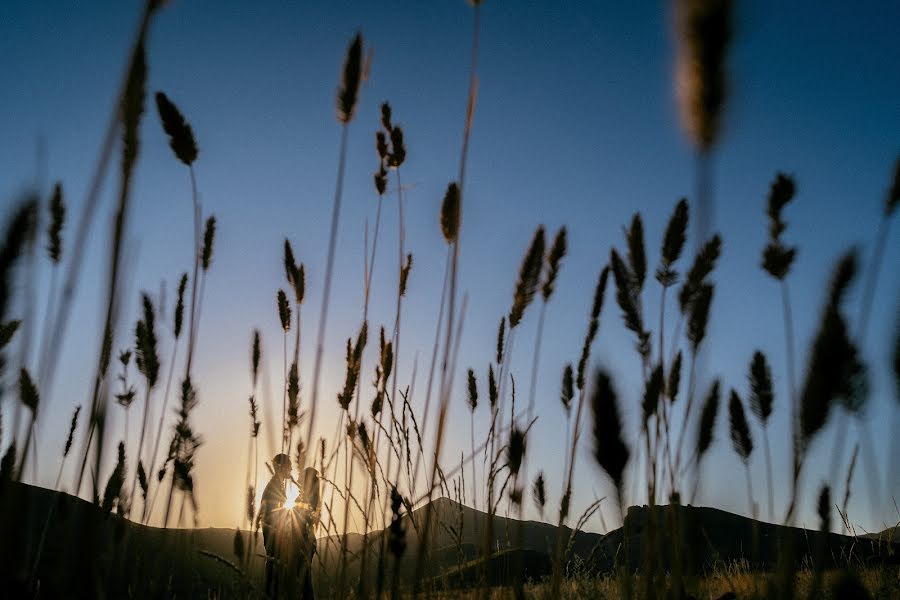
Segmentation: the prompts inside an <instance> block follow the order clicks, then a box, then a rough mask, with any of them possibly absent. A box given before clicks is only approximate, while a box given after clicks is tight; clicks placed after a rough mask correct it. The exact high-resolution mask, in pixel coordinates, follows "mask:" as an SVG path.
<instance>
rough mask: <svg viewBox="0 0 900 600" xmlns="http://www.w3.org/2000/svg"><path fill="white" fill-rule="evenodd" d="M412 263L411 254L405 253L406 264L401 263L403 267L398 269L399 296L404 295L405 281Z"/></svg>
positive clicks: (407, 278)
mask: <svg viewBox="0 0 900 600" xmlns="http://www.w3.org/2000/svg"><path fill="white" fill-rule="evenodd" d="M412 265H413V255H412V253H409V254H407V255H406V264H405V265H403V268H401V269H400V286H399V292H400V295H401V296H405V295H406V282H407V281H408V280H409V272H410V270H411V269H412Z"/></svg>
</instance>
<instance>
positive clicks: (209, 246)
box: [200, 215, 216, 271]
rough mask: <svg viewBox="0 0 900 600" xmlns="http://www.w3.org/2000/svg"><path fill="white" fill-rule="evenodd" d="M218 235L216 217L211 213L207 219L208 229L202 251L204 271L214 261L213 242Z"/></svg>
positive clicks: (201, 261) (201, 258)
mask: <svg viewBox="0 0 900 600" xmlns="http://www.w3.org/2000/svg"><path fill="white" fill-rule="evenodd" d="M215 237H216V218H215V217H214V216H213V215H210V216H209V218H208V219H206V230H205V231H204V232H203V251H202V252H201V253H200V264H201V265H202V266H203V270H204V271H208V270H209V265H210V263H211V262H212V255H213V242H214V240H215Z"/></svg>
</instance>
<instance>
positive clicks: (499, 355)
mask: <svg viewBox="0 0 900 600" xmlns="http://www.w3.org/2000/svg"><path fill="white" fill-rule="evenodd" d="M505 335H506V317H500V325H498V326H497V364H498V365H499V364H500V363H501V362H503V338H504V336H505Z"/></svg>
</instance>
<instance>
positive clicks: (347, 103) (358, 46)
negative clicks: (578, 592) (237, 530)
mask: <svg viewBox="0 0 900 600" xmlns="http://www.w3.org/2000/svg"><path fill="white" fill-rule="evenodd" d="M362 43H363V42H362V35H361V34H359V33H357V34H356V36H355V37H354V38H353V41H352V42H351V44H350V46H349V48H348V49H347V57H346V59H345V61H344V70H343V78H342V84H341V87H340V88H339V90H338V99H337V104H338V107H337V108H338V121H339V122H340V123H341V140H340V149H339V150H338V168H337V181H336V183H335V187H334V203H333V205H332V212H331V228H330V233H329V238H328V254H327V257H326V259H325V280H324V282H323V286H322V304H321V309H320V311H319V320H318V326H319V331H318V334H317V339H316V355H315V360H314V363H313V377H312V383H311V386H312V398H311V400H310V407H309V423H308V425H307V429H306V437H305V438H304V439H306V440H311V439H312V434H313V431H314V427H315V424H316V409H317V408H318V404H319V377H320V376H321V370H322V356H323V354H324V351H325V333H326V327H327V324H328V306H329V302H330V299H331V280H332V276H333V272H334V251H335V244H336V242H337V229H338V221H339V219H340V214H341V198H342V197H343V189H344V170H345V167H346V163H347V131H348V128H349V125H350V121H351V120H352V119H353V115H354V111H355V109H356V102H357V95H358V93H359V87H360V82H361V79H362V75H363V73H362ZM308 459H309V454H307V461H308Z"/></svg>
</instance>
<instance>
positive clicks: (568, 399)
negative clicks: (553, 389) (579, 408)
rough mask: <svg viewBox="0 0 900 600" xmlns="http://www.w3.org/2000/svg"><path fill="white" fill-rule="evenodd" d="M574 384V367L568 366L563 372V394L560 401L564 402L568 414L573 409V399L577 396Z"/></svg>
mask: <svg viewBox="0 0 900 600" xmlns="http://www.w3.org/2000/svg"><path fill="white" fill-rule="evenodd" d="M573 386H574V383H573V381H572V365H571V364H567V365H566V368H565V370H564V371H563V377H562V393H561V394H560V397H559V399H560V401H561V402H562V405H563V408H564V409H566V412H567V413H568V412H569V410H570V409H571V408H572V398H573V397H574V396H575V390H574V389H573Z"/></svg>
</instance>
